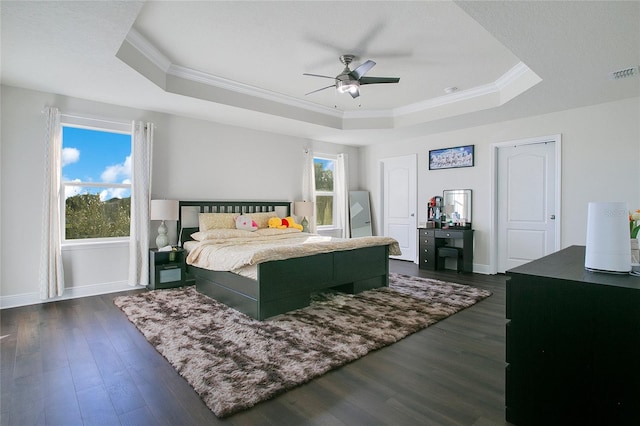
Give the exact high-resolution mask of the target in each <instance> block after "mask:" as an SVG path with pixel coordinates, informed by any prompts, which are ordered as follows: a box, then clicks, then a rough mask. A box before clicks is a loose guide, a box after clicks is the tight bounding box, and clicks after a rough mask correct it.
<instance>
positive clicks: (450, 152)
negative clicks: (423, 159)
mask: <svg viewBox="0 0 640 426" xmlns="http://www.w3.org/2000/svg"><path fill="white" fill-rule="evenodd" d="M473 165H474V158H473V145H465V146H456V147H454V148H442V149H432V150H430V151H429V170H440V169H453V168H457V167H473Z"/></svg>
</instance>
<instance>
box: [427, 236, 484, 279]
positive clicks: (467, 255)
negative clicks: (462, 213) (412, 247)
mask: <svg viewBox="0 0 640 426" xmlns="http://www.w3.org/2000/svg"><path fill="white" fill-rule="evenodd" d="M418 242H419V244H418V246H419V247H418V248H419V252H418V253H419V254H418V260H419V261H420V264H419V265H418V266H419V267H420V268H421V269H429V270H432V271H435V270H437V269H438V249H439V248H440V247H456V248H458V249H459V250H461V251H462V268H461V270H462V272H473V229H434V228H418Z"/></svg>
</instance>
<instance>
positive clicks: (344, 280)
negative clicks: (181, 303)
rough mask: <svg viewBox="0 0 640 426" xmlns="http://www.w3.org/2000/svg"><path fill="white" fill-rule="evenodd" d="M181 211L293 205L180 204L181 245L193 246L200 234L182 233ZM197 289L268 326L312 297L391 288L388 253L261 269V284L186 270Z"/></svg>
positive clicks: (371, 250) (373, 250)
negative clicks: (331, 291) (191, 242)
mask: <svg viewBox="0 0 640 426" xmlns="http://www.w3.org/2000/svg"><path fill="white" fill-rule="evenodd" d="M183 207H192V208H193V207H198V208H199V212H200V213H239V214H240V213H245V214H251V213H254V212H270V211H276V210H277V209H284V210H286V216H289V215H290V212H291V203H290V202H289V201H267V202H261V201H180V209H179V210H180V214H179V219H178V232H179V235H180V241H182V242H183V243H184V242H185V241H189V240H191V237H190V235H191V234H192V233H193V232H196V231H197V230H198V228H183V227H182V223H183V217H182V214H183V211H182V210H183V209H182V208H183ZM187 274H188V275H190V276H192V277H193V278H194V279H195V284H196V289H197V290H198V291H199V292H201V293H203V294H206V295H207V296H209V297H212V298H214V299H216V300H218V301H219V302H222V303H224V304H226V305H227V306H230V307H232V308H234V309H237V310H238V311H240V312H242V313H244V314H246V315H249V316H250V317H253V318H255V319H258V320H264V319H267V318H269V317H273V316H276V315H279V314H283V313H285V312H289V311H291V310H294V309H298V308H302V307H305V306H308V305H309V303H310V297H311V293H313V292H317V291H320V290H325V289H329V288H331V289H336V290H339V291H343V292H345V293H352V294H355V293H359V292H362V291H365V290H370V289H373V288H379V287H386V286H388V285H389V247H388V246H375V247H366V248H360V249H355V250H345V251H336V252H332V253H323V254H316V255H312V256H306V257H299V258H294V259H287V260H277V261H270V262H265V263H260V264H258V275H257V276H258V279H257V280H254V279H251V278H247V277H243V276H241V275H237V274H234V273H232V272H222V271H211V270H207V269H202V268H198V267H195V266H190V265H187Z"/></svg>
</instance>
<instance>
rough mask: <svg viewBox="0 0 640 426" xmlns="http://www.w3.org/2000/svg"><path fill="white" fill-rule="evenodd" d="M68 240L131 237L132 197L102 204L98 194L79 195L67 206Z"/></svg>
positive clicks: (67, 201)
mask: <svg viewBox="0 0 640 426" xmlns="http://www.w3.org/2000/svg"><path fill="white" fill-rule="evenodd" d="M65 215H66V216H65V237H66V239H68V240H73V239H84V238H106V237H126V236H129V228H130V217H131V198H122V199H120V198H112V199H111V200H107V201H101V200H100V196H99V195H98V194H78V195H74V196H73V197H69V198H67V200H66V203H65Z"/></svg>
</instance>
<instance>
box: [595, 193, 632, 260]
mask: <svg viewBox="0 0 640 426" xmlns="http://www.w3.org/2000/svg"><path fill="white" fill-rule="evenodd" d="M629 238H630V236H629V209H628V207H627V203H623V202H592V203H589V209H588V212H587V247H586V252H585V258H584V267H585V268H586V269H587V270H588V271H594V272H609V273H626V272H629V271H631V244H630V243H629Z"/></svg>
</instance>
